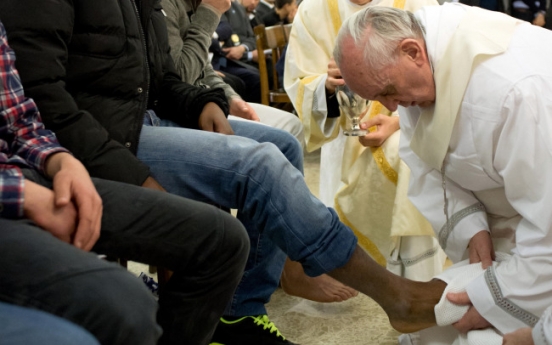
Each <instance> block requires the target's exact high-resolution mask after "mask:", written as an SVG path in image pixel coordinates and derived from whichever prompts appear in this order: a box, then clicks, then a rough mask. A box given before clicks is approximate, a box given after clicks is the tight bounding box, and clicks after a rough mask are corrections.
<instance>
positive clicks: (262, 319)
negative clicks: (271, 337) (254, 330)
mask: <svg viewBox="0 0 552 345" xmlns="http://www.w3.org/2000/svg"><path fill="white" fill-rule="evenodd" d="M253 320H255V324H257V325H259V326H263V329H267V328H268V329H269V330H270V333H273V332H276V337H281V338H282V339H283V340H286V338H285V337H284V336H283V335H282V333H280V331H279V330H278V327H276V325H275V324H274V322H272V321H270V320H269V319H268V315H259V316H255V317H253Z"/></svg>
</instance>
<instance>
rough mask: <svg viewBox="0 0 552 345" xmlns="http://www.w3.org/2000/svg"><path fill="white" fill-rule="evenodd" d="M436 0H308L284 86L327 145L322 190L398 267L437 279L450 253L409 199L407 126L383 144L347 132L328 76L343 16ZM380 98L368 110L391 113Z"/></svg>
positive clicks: (314, 144)
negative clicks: (403, 136)
mask: <svg viewBox="0 0 552 345" xmlns="http://www.w3.org/2000/svg"><path fill="white" fill-rule="evenodd" d="M424 5H437V2H436V1H435V0H373V1H372V2H370V3H368V4H366V5H362V6H359V5H356V4H354V3H352V2H350V1H349V0H304V1H303V2H302V3H301V5H300V6H299V9H298V13H297V15H296V17H295V19H294V21H293V29H292V31H291V35H290V41H289V45H288V49H287V53H286V67H285V73H284V85H285V88H286V91H287V93H288V95H289V96H290V99H291V100H292V101H293V103H294V106H295V109H297V112H298V114H299V117H300V118H301V120H302V122H303V125H304V128H305V139H306V144H307V149H308V150H309V151H312V150H315V149H318V148H320V147H322V153H321V167H320V197H321V200H322V201H323V202H324V203H326V205H328V206H333V207H335V209H336V211H337V213H338V214H339V217H340V219H341V220H342V221H343V222H344V223H345V224H347V225H348V226H350V227H351V228H352V229H353V231H354V232H355V234H356V235H357V237H358V238H359V244H360V245H361V246H362V247H363V248H364V249H365V250H366V251H367V252H368V253H369V254H370V255H371V256H372V257H373V258H374V259H375V260H377V261H378V262H379V263H380V264H382V265H387V267H388V269H390V270H391V271H392V272H394V273H396V274H399V275H402V276H405V277H407V278H411V279H415V280H429V279H431V277H432V276H433V275H434V274H437V273H439V272H440V271H441V269H442V266H443V263H444V254H443V252H442V250H441V249H440V248H439V246H438V243H437V241H436V239H435V238H434V235H433V231H432V229H431V226H430V224H429V223H428V222H427V221H426V220H425V219H424V218H423V217H422V215H421V214H420V213H419V212H418V211H417V210H416V209H415V208H414V206H413V205H412V203H411V202H410V201H409V200H408V199H407V195H406V194H407V188H408V176H409V169H408V167H407V166H406V164H404V162H402V161H401V160H400V159H399V155H398V145H399V132H398V131H397V132H396V133H394V134H393V135H391V136H390V137H389V138H388V139H387V141H386V142H385V143H384V144H383V145H382V146H381V147H377V148H366V147H364V146H362V145H361V144H360V143H359V141H358V138H357V137H345V136H344V135H343V133H342V131H341V126H342V125H343V123H342V122H343V119H344V116H340V117H328V109H327V108H328V107H327V104H326V89H325V82H326V78H327V70H328V62H329V61H330V59H331V57H332V54H333V49H334V46H335V39H336V37H337V33H338V31H339V28H340V27H341V24H342V21H343V20H345V19H346V18H348V17H350V16H351V15H353V14H354V13H355V12H357V11H359V10H361V9H363V8H365V7H367V6H387V7H397V8H404V9H406V10H409V11H414V10H417V9H419V8H420V7H422V6H424ZM375 103H377V102H373V103H372V104H373V105H372V107H371V108H370V110H369V111H368V116H365V118H366V119H367V118H369V117H370V116H375V115H377V114H386V115H391V112H389V111H388V110H387V109H385V108H383V107H381V104H379V103H377V104H375Z"/></svg>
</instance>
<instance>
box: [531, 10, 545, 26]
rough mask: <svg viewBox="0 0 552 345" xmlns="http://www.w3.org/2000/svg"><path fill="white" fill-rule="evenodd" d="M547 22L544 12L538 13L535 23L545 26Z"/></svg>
mask: <svg viewBox="0 0 552 345" xmlns="http://www.w3.org/2000/svg"><path fill="white" fill-rule="evenodd" d="M544 24H546V19H545V17H544V14H543V13H542V12H539V13H537V16H536V17H535V19H533V25H536V26H540V27H543V26H544Z"/></svg>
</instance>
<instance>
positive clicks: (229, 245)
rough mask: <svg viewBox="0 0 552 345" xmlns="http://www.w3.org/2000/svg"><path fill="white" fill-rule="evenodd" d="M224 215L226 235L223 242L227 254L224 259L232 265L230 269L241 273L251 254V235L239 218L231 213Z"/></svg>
mask: <svg viewBox="0 0 552 345" xmlns="http://www.w3.org/2000/svg"><path fill="white" fill-rule="evenodd" d="M222 217H223V220H222V221H223V224H224V225H223V227H224V236H223V238H222V241H221V244H222V246H223V248H224V251H225V253H226V256H227V257H226V258H222V259H223V260H224V261H226V262H228V264H229V265H230V266H231V267H229V269H231V270H233V271H235V272H236V274H238V275H241V273H242V272H243V269H244V267H245V263H246V261H247V257H248V255H249V249H250V248H249V246H250V240H249V235H248V234H247V231H246V230H245V228H244V226H243V225H242V223H241V222H240V221H239V220H238V219H236V218H235V217H233V216H232V215H230V214H224V215H223V216H222Z"/></svg>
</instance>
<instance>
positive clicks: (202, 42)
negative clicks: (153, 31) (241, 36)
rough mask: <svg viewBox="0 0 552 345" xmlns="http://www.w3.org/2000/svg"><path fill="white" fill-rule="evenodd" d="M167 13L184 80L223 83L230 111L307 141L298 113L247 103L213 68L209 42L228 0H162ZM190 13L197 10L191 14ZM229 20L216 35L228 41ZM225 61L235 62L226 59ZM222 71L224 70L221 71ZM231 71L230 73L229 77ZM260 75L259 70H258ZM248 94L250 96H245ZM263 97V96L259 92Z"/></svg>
mask: <svg viewBox="0 0 552 345" xmlns="http://www.w3.org/2000/svg"><path fill="white" fill-rule="evenodd" d="M161 4H162V5H163V9H164V10H165V13H166V14H167V17H166V20H167V28H168V32H169V45H170V47H171V56H172V58H173V61H174V62H175V65H176V68H177V70H178V72H179V73H180V75H181V76H182V80H183V81H185V82H187V83H190V84H195V85H207V86H209V87H211V88H215V87H221V88H223V89H224V94H225V95H226V99H227V100H228V104H229V105H230V109H229V112H230V114H231V115H235V116H238V117H241V118H245V119H249V120H257V121H260V122H261V123H263V124H266V125H269V126H271V127H274V128H279V129H283V130H285V131H288V132H289V133H291V134H292V135H293V136H295V137H296V138H297V140H299V142H300V143H303V141H304V135H303V125H302V124H301V121H299V119H298V118H297V116H295V115H293V114H291V113H288V112H285V111H282V110H279V109H276V108H273V107H268V106H265V105H262V104H259V103H247V102H245V101H244V100H243V98H242V97H240V95H238V94H239V92H238V94H236V91H235V90H234V89H233V88H232V87H230V86H229V85H227V84H226V83H224V78H223V80H221V78H220V77H219V75H217V73H216V72H215V71H213V66H212V65H211V64H210V63H209V60H208V51H207V46H208V45H209V41H210V39H211V35H212V34H213V33H214V32H215V30H216V28H217V23H219V21H220V17H221V15H222V13H224V12H226V11H227V10H228V9H229V7H230V2H228V1H226V0H205V1H202V2H198V1H191V0H163V1H162V2H161ZM188 13H194V15H193V16H191V17H190V16H189V15H188ZM224 25H226V26H227V28H229V25H228V23H227V22H221V23H220V25H219V29H218V31H217V36H218V38H219V39H221V40H223V41H227V40H228V39H229V38H230V36H231V35H232V30H231V28H229V29H226V31H225V30H223V29H222V27H223V26H224ZM214 41H215V43H214V44H215V46H214V49H217V48H218V50H219V53H218V54H217V55H216V56H213V59H216V61H217V63H219V64H220V59H221V58H223V55H222V54H221V52H220V50H221V49H220V45H218V40H214ZM226 63H232V62H228V61H226ZM221 73H223V72H221ZM230 76H231V74H229V73H227V77H230ZM256 76H257V77H258V74H256ZM258 83H260V80H259V81H258V82H255V83H250V84H249V85H248V87H249V90H250V92H255V93H256V94H259V89H260V85H259V84H258ZM245 97H247V96H245ZM259 97H260V96H259Z"/></svg>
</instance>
